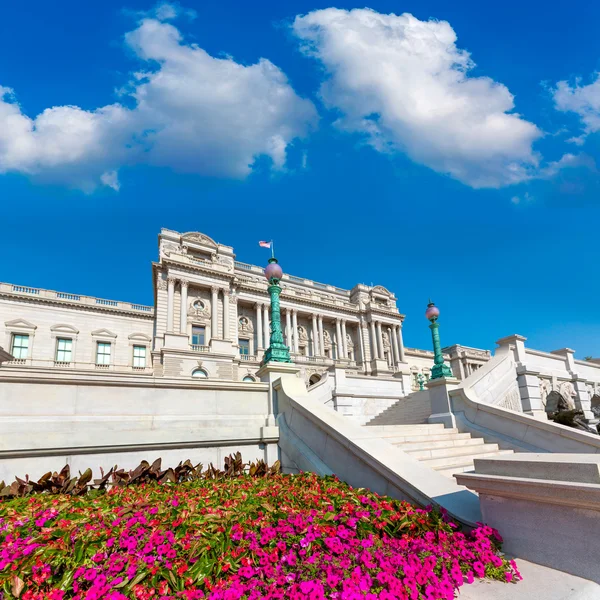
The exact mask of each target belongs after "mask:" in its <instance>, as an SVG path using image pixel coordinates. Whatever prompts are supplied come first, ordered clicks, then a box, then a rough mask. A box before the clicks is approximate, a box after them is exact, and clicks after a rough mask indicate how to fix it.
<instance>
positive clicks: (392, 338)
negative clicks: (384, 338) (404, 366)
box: [390, 325, 400, 365]
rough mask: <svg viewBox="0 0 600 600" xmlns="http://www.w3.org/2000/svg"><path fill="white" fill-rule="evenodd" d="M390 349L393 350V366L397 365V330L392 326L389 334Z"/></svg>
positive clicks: (398, 360)
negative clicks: (392, 328)
mask: <svg viewBox="0 0 600 600" xmlns="http://www.w3.org/2000/svg"><path fill="white" fill-rule="evenodd" d="M390 336H391V340H392V347H393V348H394V364H395V365H397V364H398V363H399V362H400V354H399V353H398V328H397V327H396V325H394V330H393V332H390Z"/></svg>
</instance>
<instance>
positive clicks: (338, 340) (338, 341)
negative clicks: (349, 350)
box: [335, 319, 344, 359]
mask: <svg viewBox="0 0 600 600" xmlns="http://www.w3.org/2000/svg"><path fill="white" fill-rule="evenodd" d="M343 352H344V347H343V346H342V325H341V323H340V320H339V319H336V320H335V357H336V358H337V359H339V358H340V357H341V356H342V353H343Z"/></svg>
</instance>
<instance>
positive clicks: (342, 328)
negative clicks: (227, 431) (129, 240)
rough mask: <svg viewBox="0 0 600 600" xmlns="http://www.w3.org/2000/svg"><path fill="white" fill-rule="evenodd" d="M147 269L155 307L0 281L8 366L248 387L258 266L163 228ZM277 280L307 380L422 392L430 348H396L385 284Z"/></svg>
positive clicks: (398, 323)
mask: <svg viewBox="0 0 600 600" xmlns="http://www.w3.org/2000/svg"><path fill="white" fill-rule="evenodd" d="M152 266H153V286H154V306H141V305H136V304H132V303H129V302H118V301H113V300H105V299H101V298H91V297H88V296H81V295H78V294H71V293H63V292H55V291H50V290H42V289H39V288H29V287H23V286H20V285H14V284H7V283H1V284H0V327H2V328H3V331H0V346H3V347H4V348H5V349H6V350H8V351H9V352H11V353H12V355H13V356H14V357H15V360H13V361H11V362H9V363H7V364H6V363H5V366H10V367H19V368H20V369H37V370H39V369H46V370H48V371H49V372H50V373H58V372H61V373H64V372H71V373H75V372H81V371H86V372H89V371H94V372H96V373H97V374H98V375H99V376H100V377H101V375H100V374H101V373H103V372H106V373H107V377H110V378H111V379H114V378H118V376H119V375H126V376H129V377H131V376H132V375H136V376H153V377H165V378H185V379H190V378H203V379H204V378H208V379H213V380H220V381H247V382H249V381H252V380H256V379H257V378H256V371H257V370H258V368H259V365H260V361H261V360H262V357H263V354H264V351H265V349H266V348H267V347H268V344H269V297H268V294H267V282H266V280H265V278H264V275H263V267H258V266H254V265H250V264H246V263H242V262H238V261H236V258H235V254H234V251H233V248H232V247H231V246H225V245H223V244H219V243H217V242H215V241H214V240H212V239H211V238H210V237H208V236H207V235H204V234H202V233H197V232H192V233H184V234H181V233H178V232H175V231H170V230H168V229H163V230H162V231H161V233H160V235H159V259H158V261H157V262H154V263H153V265H152ZM281 285H282V288H283V291H282V294H281V309H282V310H281V314H282V327H283V329H284V335H285V340H286V343H287V345H288V346H289V347H290V351H291V354H292V358H293V360H294V362H296V363H297V364H299V365H301V366H302V375H303V376H304V378H305V380H306V382H307V383H314V382H316V381H317V380H318V379H319V378H320V377H321V376H322V374H323V373H324V372H325V371H327V370H328V369H331V368H333V367H334V366H335V367H338V368H340V367H342V368H344V369H346V370H347V371H348V373H349V374H353V373H354V374H358V375H368V376H374V377H382V378H388V379H389V378H396V379H400V380H404V382H405V385H406V386H407V387H408V389H407V391H409V390H410V389H411V388H412V389H417V388H418V382H417V375H418V374H419V373H421V374H423V375H424V377H425V379H426V378H427V377H428V373H429V371H430V368H431V366H432V353H431V352H429V351H425V350H415V349H408V348H405V347H404V341H403V336H402V322H403V320H404V315H403V314H401V313H400V312H399V310H398V308H397V306H396V297H395V296H394V294H393V293H391V292H390V291H388V290H387V289H385V288H384V287H382V286H372V287H370V286H365V285H362V284H358V285H356V286H354V287H353V288H352V289H351V290H345V289H341V288H338V287H335V286H332V285H327V284H322V283H317V282H315V281H311V280H308V279H304V278H301V277H295V276H292V275H287V274H286V275H284V277H283V280H282V282H281ZM448 350H449V351H451V352H450V357H451V358H452V359H453V360H454V359H455V360H456V365H457V366H456V370H455V372H456V374H457V375H458V376H459V377H461V378H462V377H464V376H466V375H467V374H468V373H466V372H465V367H466V363H465V360H464V358H463V359H460V358H458V356H459V354H461V352H462V356H463V357H464V355H465V352H464V350H465V348H464V347H460V346H453V347H451V348H449V349H448ZM466 350H473V349H466ZM475 352H476V353H478V355H477V359H478V360H479V361H483V360H486V359H487V358H489V352H486V351H475ZM471 354H473V353H472V352H471ZM455 355H456V356H455ZM463 365H465V366H463ZM453 366H454V364H453ZM461 368H462V370H461ZM466 368H468V367H466ZM109 374H110V375H109Z"/></svg>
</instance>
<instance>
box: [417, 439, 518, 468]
mask: <svg viewBox="0 0 600 600" xmlns="http://www.w3.org/2000/svg"><path fill="white" fill-rule="evenodd" d="M489 445H490V446H496V449H494V448H492V449H486V448H485V446H484V447H483V448H481V450H478V451H473V450H471V451H470V454H459V455H456V456H445V457H443V458H429V459H427V458H425V459H421V462H422V463H423V464H424V465H427V466H428V467H431V468H432V469H435V470H436V471H441V470H446V469H449V468H450V467H458V466H461V465H465V466H467V467H468V466H469V463H470V469H467V470H472V469H473V459H475V458H485V457H489V456H500V455H501V454H512V453H513V451H512V450H498V449H497V448H498V445H497V444H489Z"/></svg>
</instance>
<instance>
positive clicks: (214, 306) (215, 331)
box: [210, 285, 219, 339]
mask: <svg viewBox="0 0 600 600" xmlns="http://www.w3.org/2000/svg"><path fill="white" fill-rule="evenodd" d="M210 291H211V292H212V296H211V305H210V316H211V320H210V338H211V339H214V338H218V337H219V307H218V298H219V288H218V287H217V286H216V285H213V286H212V287H211V288H210Z"/></svg>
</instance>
